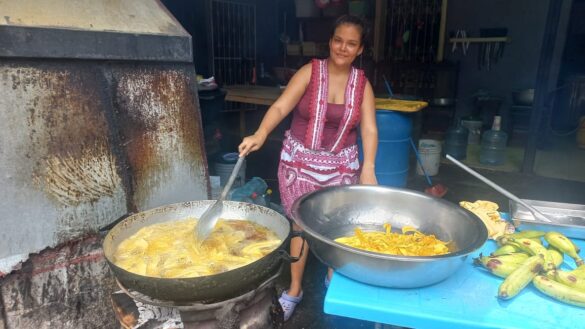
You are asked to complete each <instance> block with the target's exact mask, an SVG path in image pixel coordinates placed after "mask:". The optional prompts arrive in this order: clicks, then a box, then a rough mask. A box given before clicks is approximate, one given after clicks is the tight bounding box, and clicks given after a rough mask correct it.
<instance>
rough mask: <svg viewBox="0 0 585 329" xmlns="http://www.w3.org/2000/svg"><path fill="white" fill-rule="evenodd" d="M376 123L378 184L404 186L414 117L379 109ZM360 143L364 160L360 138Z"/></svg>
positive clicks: (360, 150)
mask: <svg viewBox="0 0 585 329" xmlns="http://www.w3.org/2000/svg"><path fill="white" fill-rule="evenodd" d="M376 123H377V125H378V152H377V153H376V162H375V165H376V170H375V173H376V178H377V179H378V184H380V185H386V186H394V187H404V186H406V178H407V176H408V169H409V155H410V148H411V146H410V135H411V132H412V119H411V118H410V116H408V115H406V114H402V113H400V112H395V111H388V110H377V111H376ZM358 144H359V146H360V147H359V152H360V153H359V156H360V160H363V154H362V147H361V140H359V138H358Z"/></svg>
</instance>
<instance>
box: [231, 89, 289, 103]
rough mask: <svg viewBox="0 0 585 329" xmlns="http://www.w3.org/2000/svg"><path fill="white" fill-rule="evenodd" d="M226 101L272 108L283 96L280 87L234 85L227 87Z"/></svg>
mask: <svg viewBox="0 0 585 329" xmlns="http://www.w3.org/2000/svg"><path fill="white" fill-rule="evenodd" d="M224 89H225V91H227V95H226V96H225V100H226V101H230V102H239V103H246V104H254V105H266V106H270V105H272V103H274V101H276V99H277V98H278V97H279V96H280V94H282V91H283V90H284V89H281V88H279V87H265V86H251V85H234V86H225V87H224Z"/></svg>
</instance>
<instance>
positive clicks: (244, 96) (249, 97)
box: [223, 85, 284, 138]
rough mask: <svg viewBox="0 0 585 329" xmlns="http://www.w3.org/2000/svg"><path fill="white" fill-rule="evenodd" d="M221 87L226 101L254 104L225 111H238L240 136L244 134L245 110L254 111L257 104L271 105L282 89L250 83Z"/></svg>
mask: <svg viewBox="0 0 585 329" xmlns="http://www.w3.org/2000/svg"><path fill="white" fill-rule="evenodd" d="M223 89H224V90H225V91H226V92H227V94H226V96H225V100H226V101H228V102H237V103H244V104H250V105H254V106H252V107H244V108H240V109H237V110H227V111H225V112H239V113H240V137H242V138H243V137H244V136H246V112H250V111H256V110H257V105H262V106H270V105H272V104H273V103H274V102H275V101H276V99H277V98H278V97H279V96H280V94H281V93H282V91H283V90H284V89H281V88H279V87H265V86H252V85H233V86H225V87H223Z"/></svg>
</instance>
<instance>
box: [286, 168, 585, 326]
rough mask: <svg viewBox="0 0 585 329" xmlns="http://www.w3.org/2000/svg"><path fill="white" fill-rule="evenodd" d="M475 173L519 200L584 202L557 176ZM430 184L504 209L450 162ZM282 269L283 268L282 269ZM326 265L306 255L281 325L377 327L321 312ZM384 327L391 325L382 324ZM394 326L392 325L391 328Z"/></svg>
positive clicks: (455, 198)
mask: <svg viewBox="0 0 585 329" xmlns="http://www.w3.org/2000/svg"><path fill="white" fill-rule="evenodd" d="M479 172H480V173H481V174H483V175H485V176H486V177H488V178H489V179H491V180H493V181H495V182H496V183H497V184H499V185H501V186H503V187H504V188H506V189H508V190H509V191H510V192H512V193H514V194H516V195H517V196H519V197H520V198H522V199H535V200H545V201H556V202H565V203H577V204H585V183H582V182H574V181H565V180H560V179H553V178H545V177H537V176H532V175H524V174H520V173H506V172H495V171H489V170H479ZM432 179H433V183H435V184H436V183H441V184H443V185H444V186H446V187H447V188H448V189H449V192H448V193H447V195H445V197H444V199H446V200H448V201H451V202H454V203H458V202H459V201H462V200H467V201H475V200H478V199H482V200H490V201H494V202H496V203H498V204H499V205H500V208H501V210H502V211H507V210H508V200H507V198H506V197H504V196H502V195H501V194H499V193H498V192H496V191H495V190H493V189H492V188H490V187H489V186H487V185H485V184H483V183H482V182H481V181H479V180H477V179H476V178H474V177H473V176H471V175H469V174H467V173H466V172H464V171H462V170H461V169H459V168H458V167H455V166H453V165H445V164H442V165H441V168H440V170H439V174H438V175H437V176H435V177H433V178H432ZM408 187H409V188H411V189H414V190H418V191H422V190H423V189H424V188H425V187H426V181H425V179H424V178H423V177H422V176H416V175H415V176H411V177H409V182H408ZM285 272H286V271H285ZM325 272H326V267H325V266H324V265H323V264H321V263H320V262H319V261H318V260H317V259H316V258H315V257H314V256H313V255H310V258H309V261H308V264H307V268H306V271H305V279H304V288H303V289H304V300H303V301H302V303H301V304H299V306H298V307H297V311H296V312H295V314H294V315H293V317H292V318H291V319H290V320H289V321H288V322H287V323H286V324H285V326H284V328H285V329H293V328H294V329H298V328H335V329H341V328H380V327H381V326H380V325H378V326H376V324H374V323H372V322H367V321H360V320H355V319H349V318H344V317H338V316H332V315H327V314H324V313H323V300H324V297H325V287H324V285H323V279H324V276H325ZM288 282H289V275H288V273H287V274H285V275H283V276H282V277H281V278H280V280H279V282H278V287H279V288H280V290H282V289H286V287H287V285H288ZM384 328H393V327H392V326H384ZM394 328H396V327H394Z"/></svg>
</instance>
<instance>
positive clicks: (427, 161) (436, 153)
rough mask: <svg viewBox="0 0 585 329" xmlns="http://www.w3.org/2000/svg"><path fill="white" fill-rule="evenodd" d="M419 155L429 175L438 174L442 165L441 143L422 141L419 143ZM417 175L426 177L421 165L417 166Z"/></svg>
mask: <svg viewBox="0 0 585 329" xmlns="http://www.w3.org/2000/svg"><path fill="white" fill-rule="evenodd" d="M418 153H419V155H420V162H421V163H422V165H423V167H424V169H425V171H426V173H427V175H429V176H434V175H436V174H438V173H439V166H440V164H441V142H440V141H438V140H434V139H421V140H419V141H418ZM416 173H417V174H419V175H424V172H423V170H422V168H421V166H420V163H417V165H416Z"/></svg>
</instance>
